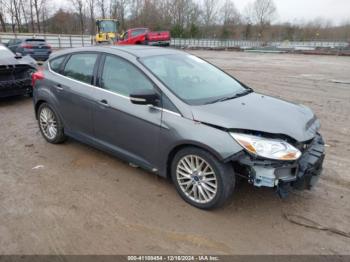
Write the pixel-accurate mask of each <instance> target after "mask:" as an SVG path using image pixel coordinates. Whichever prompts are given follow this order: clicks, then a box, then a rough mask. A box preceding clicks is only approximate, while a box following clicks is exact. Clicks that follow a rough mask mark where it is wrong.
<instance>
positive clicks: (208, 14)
mask: <svg viewBox="0 0 350 262" xmlns="http://www.w3.org/2000/svg"><path fill="white" fill-rule="evenodd" d="M217 2H218V1H217V0H203V20H204V24H205V26H206V27H207V28H208V27H209V26H210V25H213V24H215V22H216V19H217V14H218V8H217Z"/></svg>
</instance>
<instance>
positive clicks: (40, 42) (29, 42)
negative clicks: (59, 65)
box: [7, 38, 52, 61]
mask: <svg viewBox="0 0 350 262" xmlns="http://www.w3.org/2000/svg"><path fill="white" fill-rule="evenodd" d="M7 47H8V48H9V49H10V50H11V51H12V52H13V53H20V54H21V55H22V56H26V55H30V56H31V57H33V58H34V59H35V60H38V61H46V60H47V59H48V58H49V56H50V54H51V52H52V51H51V46H50V45H49V44H47V43H46V41H45V39H38V38H24V39H11V40H9V41H8V43H7Z"/></svg>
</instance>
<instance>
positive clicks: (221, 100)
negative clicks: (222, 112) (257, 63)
mask: <svg viewBox="0 0 350 262" xmlns="http://www.w3.org/2000/svg"><path fill="white" fill-rule="evenodd" d="M251 92H253V89H251V88H247V89H245V90H244V91H243V92H240V93H237V94H235V95H233V96H227V97H222V98H219V99H216V100H213V101H210V102H208V103H206V104H215V103H218V102H224V101H227V100H231V99H235V98H237V97H241V96H245V95H247V94H250V93H251Z"/></svg>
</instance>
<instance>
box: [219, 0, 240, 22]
mask: <svg viewBox="0 0 350 262" xmlns="http://www.w3.org/2000/svg"><path fill="white" fill-rule="evenodd" d="M220 16H221V18H222V23H223V24H224V25H228V24H236V23H237V22H238V21H239V20H240V14H239V12H238V10H237V8H236V6H235V4H234V2H233V1H232V0H225V2H224V4H223V6H222V7H221V9H220Z"/></svg>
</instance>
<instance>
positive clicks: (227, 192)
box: [171, 147, 235, 209]
mask: <svg viewBox="0 0 350 262" xmlns="http://www.w3.org/2000/svg"><path fill="white" fill-rule="evenodd" d="M171 176H172V180H173V182H174V184H175V186H176V189H177V191H178V193H179V194H180V196H181V197H182V198H183V199H184V200H185V201H186V202H188V203H190V204H191V205H193V206H195V207H198V208H201V209H213V208H217V207H220V206H221V205H223V204H224V203H225V201H226V200H227V199H228V198H229V197H230V196H231V194H232V193H233V190H234V186H235V175H234V171H233V168H232V166H231V165H230V164H224V163H221V162H220V161H218V160H217V159H216V158H215V157H214V156H213V155H212V154H210V153H209V152H207V151H204V150H202V149H200V148H196V147H189V148H185V149H182V150H180V151H179V152H178V153H177V154H176V155H175V157H174V159H173V162H172V166H171Z"/></svg>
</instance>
